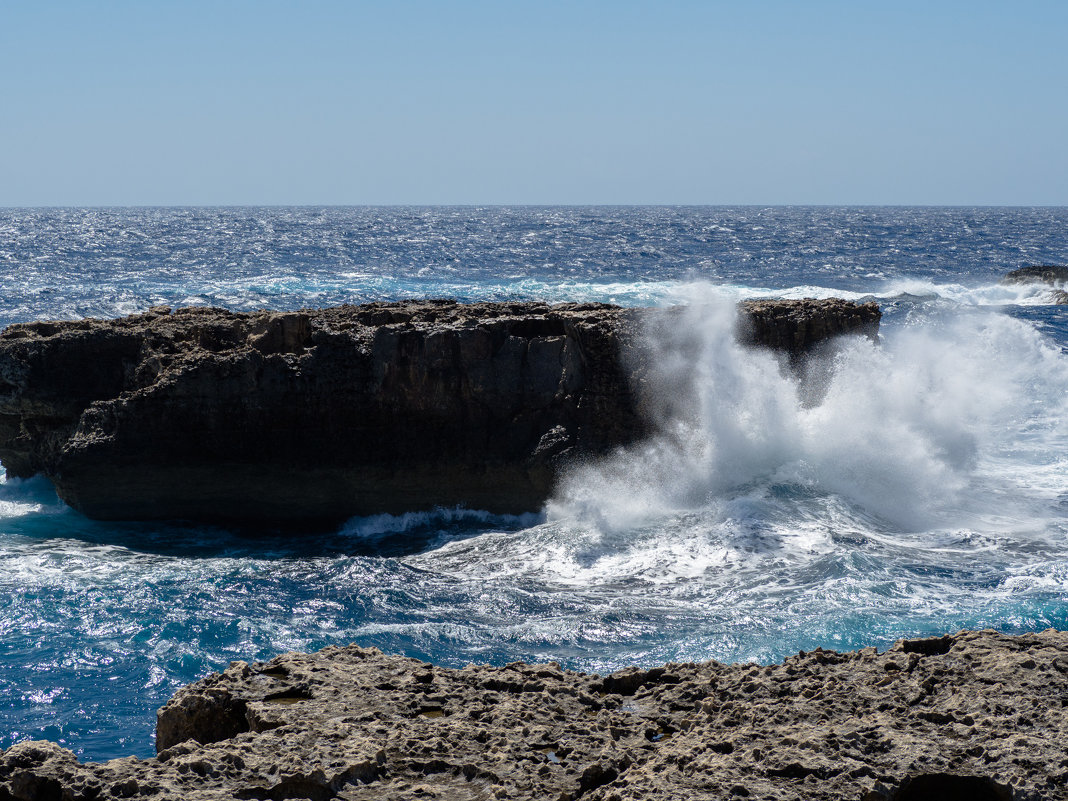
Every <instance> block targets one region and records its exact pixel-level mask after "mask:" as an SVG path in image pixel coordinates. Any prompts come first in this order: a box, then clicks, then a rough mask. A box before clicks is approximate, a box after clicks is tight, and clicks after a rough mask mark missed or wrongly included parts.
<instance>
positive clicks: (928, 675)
mask: <svg viewBox="0 0 1068 801" xmlns="http://www.w3.org/2000/svg"><path fill="white" fill-rule="evenodd" d="M1066 699H1068V634H1066V633H1064V632H1058V631H1053V630H1049V631H1045V632H1042V633H1039V634H1025V635H1019V636H1008V635H1003V634H998V633H995V632H992V631H985V632H961V633H959V634H956V635H953V636H951V637H945V638H938V639H934V640H923V641H912V642H909V641H905V642H899V643H898V644H896V645H895V646H894V647H893V648H891V649H890V650H888V651H886V652H885V653H878V652H877V651H876V649H874V648H866V649H863V650H860V651H856V652H851V653H837V652H834V651H824V650H818V649H817V650H816V651H812V652H809V653H801V654H799V655H797V656H794V657H791V658H789V659H787V660H785V661H784V662H783V663H782V664H779V665H769V666H759V665H752V664H750V665H724V664H719V663H716V662H708V663H703V664H693V663H686V664H668V665H664V666H662V667H658V668H653V669H648V670H638V669H628V670H625V671H620V672H618V673H615V674H612V675H610V676H604V677H601V676H597V675H591V674H582V673H574V672H571V671H566V670H562V669H560V667H559V666H557V665H554V664H548V665H527V664H522V663H515V664H512V665H507V666H505V667H475V666H469V667H467V668H464V669H462V670H451V669H444V668H440V667H436V666H434V665H430V664H427V663H423V662H419V661H417V660H414V659H407V658H404V657H397V656H386V655H383V654H382V653H380V652H379V651H377V650H375V649H363V648H359V647H356V646H349V647H346V648H326V649H324V650H322V651H319V652H317V653H314V654H285V655H283V656H279V657H277V658H275V659H273V660H271V661H269V662H264V663H254V664H251V665H248V664H245V663H241V662H238V663H234V664H233V665H231V667H230V668H229V669H228V670H226V671H225V672H224V673H221V674H216V675H213V676H211V677H208V678H206V679H204V680H202V681H199V682H196V683H195V684H192V685H189V686H188V687H186V688H184V689H183V690H181V691H179V692H178V693H177V694H176V695H175V697H174V699H172V700H171V701H170V702H169V703H168V704H167V705H166V706H165V707H163V708H162V709H161V710H160V711H159V715H158V740H157V745H158V748H159V754H158V756H157V757H156V758H154V759H148V760H136V759H120V760H113V761H111V762H106V763H102V764H85V765H81V764H78V762H77V760H76V759H75V758H74V756H73V754H71V753H70V752H68V751H64V750H63V749H62V748H60V747H59V746H56V745H53V744H50V743H39V742H38V743H21V744H19V745H17V746H14V747H12V748H11V749H9V750H8V751H6V752H5V753H4V754H3V755H2V757H0V799H4V798H14V799H30V798H51V797H54V798H64V799H72V800H74V799H83V798H84V799H89V798H99V799H112V798H148V797H153V798H156V799H160V800H161V801H162V800H163V799H172V798H174V799H179V798H202V799H222V798H246V799H278V798H313V799H332V798H337V799H360V800H361V801H363V800H366V801H370V799H375V800H376V801H400V800H401V799H404V800H405V801H407V800H408V799H416V798H439V799H448V800H449V801H455V800H459V801H463V800H464V799H471V800H472V801H473V800H474V799H495V798H509V799H530V801H534V800H535V799H536V800H537V801H542V799H577V798H582V799H584V801H659V800H663V801H668V799H672V801H673V800H674V799H679V798H686V799H694V800H695V801H701V800H702V799H709V800H711V799H726V798H753V799H775V800H776V801H801V799H805V801H832V800H833V801H839V800H841V801H845V800H846V799H848V801H860V800H863V801H918V799H928V798H938V799H940V801H955V800H956V799H968V801H1006V800H1007V799H1012V800H1013V801H1039V799H1042V800H1043V801H1046V800H1054V801H1055V800H1056V799H1061V798H1065V797H1066V790H1065V788H1066V787H1068V763H1066V759H1065V756H1064V742H1065V741H1066V737H1068V700H1066ZM235 703H236V704H241V705H243V708H244V710H245V714H244V728H243V730H241V731H236V732H231V731H227V729H229V728H232V727H231V723H232V713H233V710H234V708H235ZM213 708H214V709H216V710H217V713H218V715H219V717H220V719H222V720H224V721H226V723H225V725H222V726H213V725H211V724H210V723H209V721H210V719H211V710H212V709H213ZM198 740H199V742H198Z"/></svg>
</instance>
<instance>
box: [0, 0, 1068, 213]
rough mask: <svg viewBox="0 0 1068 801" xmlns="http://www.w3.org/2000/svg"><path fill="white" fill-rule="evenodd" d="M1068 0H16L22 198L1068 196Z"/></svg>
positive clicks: (10, 187)
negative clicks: (637, 0) (371, 0)
mask: <svg viewBox="0 0 1068 801" xmlns="http://www.w3.org/2000/svg"><path fill="white" fill-rule="evenodd" d="M1066 42H1068V2H1064V1H1063V0H1049V1H1048V2H1028V0H1017V1H1016V2H1009V0H1005V2H997V3H994V2H981V1H979V2H976V1H974V0H973V1H972V2H937V0H927V2H899V1H898V0H895V1H894V2H863V1H862V0H852V1H850V2H846V1H845V0H843V2H823V1H818V0H810V1H809V2H802V1H801V0H793V1H792V2H771V1H770V0H769V1H768V2H761V1H760V0H751V1H749V2H743V0H736V1H735V2H657V3H654V2H647V3H632V2H625V1H623V0H612V2H607V1H606V2H581V0H573V1H572V2H537V3H535V2H527V3H522V2H509V0H495V2H463V0H456V1H455V2H447V1H446V0H438V2H417V1H415V0H412V1H407V0H392V1H389V2H387V0H382V1H381V2H376V3H369V2H316V1H315V0H301V1H300V2H297V1H296V0H294V1H293V2H269V1H264V0H257V2H227V0H215V1H214V2H197V1H196V0H186V1H185V2H145V1H144V0H137V2H103V1H102V2H49V1H48V0H41V2H30V0H26V1H25V2H16V0H11V2H3V3H2V4H0V205H4V206H19V205H155V204H161V205H170V204H183V205H184V204H189V205H215V204H350V203H351V204H377V203H415V204H423V203H427V204H437V203H465V204H466V203H475V204H482V203H486V204H490V203H712V204H732V203H756V204H793V203H800V204H805V203H814V204H824V203H830V204H836V203H843V204H852V203H858V204H866V203H873V204H884V203H885V204H969V205H970V204H1010V205H1014V204H1019V205H1031V204H1036V205H1039V204H1056V205H1068V44H1066Z"/></svg>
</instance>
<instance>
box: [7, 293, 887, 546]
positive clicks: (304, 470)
mask: <svg viewBox="0 0 1068 801" xmlns="http://www.w3.org/2000/svg"><path fill="white" fill-rule="evenodd" d="M660 313H661V312H656V311H652V310H645V311H640V310H635V309H621V308H619V307H615V306H609V305H604V304H561V305H557V306H549V305H547V304H541V303H514V304H513V303H479V304H470V305H464V304H459V303H455V302H451V301H418V302H407V303H375V304H369V305H365V306H340V307H336V308H330V309H322V310H303V311H298V312H286V313H272V312H257V313H252V314H239V313H234V312H229V311H225V310H221V309H211V308H185V309H178V310H177V311H174V312H171V310H170V309H167V308H156V309H152V310H151V311H149V312H147V313H144V314H138V315H133V316H130V317H125V318H122V319H117V320H81V321H75V322H37V323H27V324H20V325H13V326H10V327H8V328H7V329H5V330H4V331H3V332H2V333H0V463H2V464H3V465H4V467H5V468H6V470H7V472H8V475H10V476H14V477H26V476H30V475H33V474H36V473H42V474H44V475H45V476H47V477H48V478H49V479H51V480H52V482H53V483H54V484H55V486H56V489H57V491H58V493H59V495H60V497H61V498H62V499H63V500H65V501H66V502H67V503H69V504H70V505H71V506H73V507H75V508H76V509H79V510H81V511H82V512H84V513H85V514H87V515H88V516H90V517H94V518H100V519H153V518H155V519H159V518H167V519H189V520H195V521H219V522H231V523H253V524H259V525H262V524H266V525H272V526H284V525H315V524H326V523H333V522H336V521H339V520H343V519H345V518H347V517H350V516H353V515H359V514H372V513H379V512H403V511H410V510H417V509H427V508H431V507H434V506H455V505H466V506H469V507H474V508H481V509H487V510H490V511H496V512H521V511H527V510H536V509H538V508H540V506H541V505H542V503H543V502H544V501H545V499H546V498H547V497H548V495H549V493H550V491H551V489H552V485H553V479H554V476H555V475H556V473H557V471H558V470H559V469H560V467H561V466H562V465H565V464H566V463H567V462H568V461H570V460H572V459H575V458H577V457H587V456H590V455H596V454H599V453H604V452H606V451H609V450H611V449H613V448H616V447H618V446H620V445H623V444H627V443H629V442H633V441H634V440H636V439H638V438H640V437H641V436H642V435H643V434H644V433H645V432H646V423H645V422H644V418H643V416H642V413H641V399H640V397H638V396H637V395H636V394H635V391H634V386H635V382H634V381H633V380H632V379H633V375H632V374H631V372H632V371H633V370H641V369H642V368H641V363H642V359H641V354H640V350H641V347H640V331H641V329H642V326H643V324H644V323H643V321H644V320H646V319H647V318H648V317H649V315H655V314H660ZM878 320H879V309H878V307H877V306H876V305H875V304H867V305H858V304H853V303H848V302H846V301H841V300H826V301H810V300H806V301H761V302H754V303H750V304H747V305H744V306H743V314H742V315H741V327H742V331H743V336H745V337H746V338H747V339H748V341H750V342H752V343H754V344H758V345H767V346H771V347H776V348H780V349H782V350H784V351H785V352H787V353H789V354H790V355H791V356H793V357H796V356H797V355H798V354H800V353H802V352H804V351H806V350H807V349H809V348H811V347H812V346H813V345H815V344H816V343H818V342H821V341H824V340H826V339H827V338H828V337H831V336H833V335H835V334H840V333H847V332H864V333H872V332H874V331H875V330H876V329H877V326H878ZM624 365H626V366H627V367H626V368H625V367H624Z"/></svg>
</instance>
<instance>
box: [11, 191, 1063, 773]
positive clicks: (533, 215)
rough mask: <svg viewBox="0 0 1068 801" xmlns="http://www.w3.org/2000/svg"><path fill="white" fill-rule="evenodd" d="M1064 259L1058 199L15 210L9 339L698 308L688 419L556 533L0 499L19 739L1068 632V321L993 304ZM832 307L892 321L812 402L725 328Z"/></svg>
mask: <svg viewBox="0 0 1068 801" xmlns="http://www.w3.org/2000/svg"><path fill="white" fill-rule="evenodd" d="M1066 263H1068V209H1065V208H1033V209H1032V208H1004V209H1000V208H824V207H820V208H756V207H745V208H741V207H738V208H716V207H708V208H699V207H698V208H674V207H671V208H601V207H591V208H571V207H567V208H556V207H546V208H525V207H521V208H497V207H491V208H222V209H181V208H177V209H170V208H168V209H0V325H7V324H9V323H14V322H21V321H28V320H35V319H40V318H51V319H73V318H80V317H86V316H94V317H112V316H116V315H122V314H127V313H132V312H137V311H141V310H144V309H147V308H148V307H149V306H152V305H157V304H169V305H172V306H182V305H215V306H224V307H227V308H231V309H237V310H250V309H259V308H265V307H266V308H285V309H292V308H299V307H303V306H325V305H332V304H337V303H360V302H365V301H371V300H396V299H404V298H423V297H449V298H457V299H460V300H546V301H554V302H555V301H575V300H600V301H611V302H615V303H620V304H625V305H640V306H654V305H665V304H677V303H685V304H688V305H689V307H690V308H689V311H688V312H687V313H686V320H687V324H686V325H685V326H680V327H679V329H678V330H676V331H674V332H672V334H671V336H670V337H668V338H665V339H663V340H661V341H649V342H647V343H645V345H646V346H647V347H649V348H652V349H655V350H656V352H657V354H658V360H657V363H658V364H659V365H661V367H660V369H659V371H658V373H657V376H658V378H657V380H658V381H659V382H662V390H663V391H664V392H665V393H671V395H672V398H673V399H674V400H675V401H676V403H674V404H673V405H674V406H675V408H678V409H681V410H683V412H681V413H680V416H679V417H678V419H672V420H662V421H660V422H661V424H662V430H663V431H664V434H663V436H660V437H659V438H657V439H654V440H651V441H649V442H645V443H641V444H639V445H636V446H634V447H632V448H630V449H628V450H627V451H626V452H623V453H620V454H616V455H614V456H612V457H611V458H607V459H605V460H604V461H603V462H602V463H599V464H590V465H586V466H585V467H584V468H583V469H581V470H578V471H576V472H574V473H572V474H570V475H569V476H567V477H566V479H565V480H564V481H562V482H561V485H560V487H559V489H558V491H557V492H556V496H555V497H554V498H553V500H552V501H551V502H550V503H549V504H548V506H547V508H546V509H545V510H544V511H543V513H542V514H540V515H529V516H524V517H501V516H492V515H489V514H486V513H483V512H481V511H479V510H477V509H442V510H439V511H437V512H434V513H411V514H406V515H401V516H380V517H372V518H360V519H354V520H350V521H348V522H347V523H346V524H345V525H344V526H342V527H341V528H339V529H338V530H337V531H335V532H331V533H329V534H325V535H315V536H289V537H279V536H264V537H256V536H251V535H249V534H248V533H247V532H246V533H244V534H238V533H234V532H230V531H226V530H223V529H218V528H188V527H181V526H178V525H161V524H158V523H152V524H147V523H144V524H142V523H124V524H113V523H97V522H93V521H90V520H87V519H85V518H84V517H82V516H80V515H79V514H77V513H76V512H74V511H72V510H70V509H68V508H66V507H65V506H64V505H63V504H62V503H60V502H59V501H58V500H57V498H56V496H55V494H54V493H53V492H52V490H51V487H50V485H49V484H48V482H47V481H45V480H42V479H39V478H38V479H31V480H28V481H16V480H3V479H0V481H2V483H0V747H6V746H9V745H11V744H12V743H15V742H18V741H21V740H24V739H49V740H54V741H56V742H59V743H61V744H63V745H65V746H66V747H68V748H71V749H73V750H74V751H75V752H77V753H78V754H80V755H81V757H82V758H83V759H91V760H102V759H107V758H112V757H117V756H126V755H138V756H149V755H151V754H153V753H154V744H153V739H152V737H153V728H154V723H155V715H154V712H155V709H156V708H157V707H159V706H160V705H162V704H163V703H164V702H165V701H166V700H167V699H168V698H169V697H170V695H171V694H172V693H173V692H174V690H175V689H176V688H178V687H179V686H181V685H182V684H185V683H187V682H190V681H193V680H195V679H197V678H199V677H201V676H203V675H205V674H207V673H209V672H211V671H215V670H220V669H223V668H225V667H226V666H227V664H228V663H229V662H230V661H232V660H238V659H241V660H246V661H251V660H255V659H266V658H269V657H271V656H273V655H275V654H277V653H279V652H283V651H287V650H308V649H316V648H320V647H323V646H326V645H331V644H345V643H349V642H355V643H359V644H360V645H364V646H377V647H379V648H382V649H383V650H385V651H387V652H394V653H402V654H407V655H410V656H415V657H419V658H421V659H426V660H431V661H434V662H436V663H438V664H442V665H448V666H463V665H465V664H467V663H469V662H476V663H491V664H503V663H506V662H510V661H513V660H519V659H522V660H535V661H547V660H556V661H559V662H561V663H562V664H563V665H565V666H567V667H571V668H575V669H581V670H588V671H589V670H592V671H611V670H613V669H616V668H619V667H623V666H625V665H629V664H641V665H652V664H655V663H661V662H664V661H668V660H681V661H690V660H707V659H717V660H721V661H749V660H752V661H756V662H770V661H775V660H779V659H781V658H782V657H784V656H786V655H789V654H791V653H794V652H796V651H798V650H801V649H806V650H807V649H812V648H815V647H817V646H822V647H825V648H835V649H852V648H857V647H863V646H868V645H876V646H880V647H884V646H886V645H888V644H890V643H891V642H892V641H893V640H894V639H896V638H900V637H905V636H922V635H927V634H933V633H939V634H940V633H943V632H946V631H954V630H957V629H960V628H965V627H967V628H981V627H991V628H995V629H999V630H1002V631H1011V632H1018V631H1032V630H1040V629H1044V628H1046V627H1049V626H1055V627H1060V628H1068V415H1066V414H1065V412H1066V404H1068V306H1057V305H1053V304H1052V303H1051V295H1050V292H1049V290H1048V289H1046V288H1042V287H1033V286H1028V287H1021V286H1006V285H1003V284H1001V283H999V279H1000V278H1001V277H1002V276H1003V275H1004V274H1005V273H1006V272H1008V271H1009V270H1012V269H1015V268H1017V267H1021V266H1025V265H1030V264H1066ZM827 296H842V297H846V298H851V299H857V300H876V301H878V302H879V303H880V305H881V306H882V309H883V312H884V317H883V323H882V332H881V336H880V338H879V341H878V342H877V343H873V342H870V341H868V340H865V339H852V340H847V341H843V342H842V343H841V345H840V347H839V348H838V350H837V352H836V354H835V355H834V356H833V357H828V358H827V359H826V360H825V361H824V362H822V363H821V364H820V365H819V367H820V372H819V374H820V375H821V376H822V380H821V385H820V387H819V391H818V392H816V393H813V392H811V391H809V389H811V388H809V389H805V388H802V387H800V386H799V385H798V382H797V380H796V379H795V378H794V377H792V375H791V374H790V373H789V372H788V371H784V370H783V369H782V368H781V366H780V365H779V363H778V362H777V360H776V358H775V357H774V355H772V354H770V353H762V352H753V351H743V350H742V349H740V348H739V347H738V346H737V345H736V344H734V343H733V341H732V340H731V338H730V336H729V335H728V334H729V331H730V326H731V323H732V317H733V309H732V303H733V301H735V300H737V299H740V298H750V297H786V298H800V297H827ZM680 399H681V400H682V401H684V402H679V401H680ZM0 475H2V473H0Z"/></svg>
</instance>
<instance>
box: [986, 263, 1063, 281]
mask: <svg viewBox="0 0 1068 801" xmlns="http://www.w3.org/2000/svg"><path fill="white" fill-rule="evenodd" d="M1002 280H1003V281H1004V282H1005V283H1006V284H1050V285H1051V286H1052V285H1055V284H1063V283H1066V282H1068V267H1063V266H1059V265H1054V264H1036V265H1033V266H1031V267H1021V268H1020V269H1018V270H1013V271H1012V272H1010V273H1009V274H1008V275H1006V276H1005V277H1004V278H1003V279H1002Z"/></svg>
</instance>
